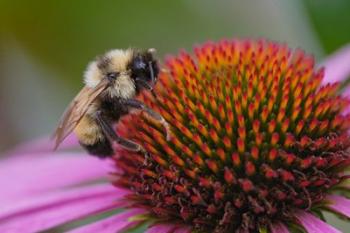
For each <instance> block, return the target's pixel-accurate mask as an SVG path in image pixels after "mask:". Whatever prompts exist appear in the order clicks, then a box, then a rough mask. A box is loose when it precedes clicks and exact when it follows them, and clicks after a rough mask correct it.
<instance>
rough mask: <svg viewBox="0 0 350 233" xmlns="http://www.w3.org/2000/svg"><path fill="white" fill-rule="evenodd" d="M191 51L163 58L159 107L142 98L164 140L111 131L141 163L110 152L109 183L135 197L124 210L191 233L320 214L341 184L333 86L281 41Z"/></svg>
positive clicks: (134, 121)
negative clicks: (138, 147)
mask: <svg viewBox="0 0 350 233" xmlns="http://www.w3.org/2000/svg"><path fill="white" fill-rule="evenodd" d="M194 53H195V56H191V55H189V54H188V53H186V52H181V53H180V55H179V56H177V57H174V58H170V59H169V60H168V61H167V68H168V69H169V73H163V74H162V75H161V77H160V80H159V81H160V83H161V84H160V85H158V86H157V93H158V98H157V99H153V98H152V97H151V95H146V94H145V95H143V96H142V97H143V98H142V100H143V101H144V102H145V103H146V104H147V105H149V106H151V107H152V108H153V109H154V110H155V111H158V112H160V113H161V114H162V115H163V116H164V117H165V119H166V120H167V121H168V122H169V123H170V125H171V130H172V133H173V135H172V138H171V141H167V140H166V139H165V135H164V133H163V132H162V127H161V126H160V125H158V124H157V123H156V122H153V121H151V120H149V119H147V118H143V120H142V121H141V120H140V117H138V116H136V115H135V116H134V117H131V118H130V119H129V120H127V119H126V120H125V121H124V124H122V125H120V128H121V129H122V128H124V129H127V130H125V132H123V135H124V136H125V137H126V138H132V139H133V140H135V141H137V142H138V143H140V144H143V145H144V147H145V148H146V150H147V151H148V152H149V157H144V156H143V155H138V154H133V153H130V152H127V151H122V152H120V153H119V155H120V156H116V158H115V160H116V166H117V167H118V168H120V170H121V172H120V173H117V174H116V179H117V180H116V181H115V184H116V185H117V186H123V187H126V188H128V189H131V190H132V191H133V194H132V195H130V196H128V199H129V200H130V201H131V203H133V206H137V207H140V208H145V209H147V210H148V211H149V212H150V214H151V215H153V216H154V217H155V218H157V219H159V220H160V221H162V220H163V221H174V222H179V223H183V224H188V225H190V226H192V227H193V229H194V230H197V231H199V232H235V231H237V232H263V230H264V229H270V230H271V229H272V228H271V226H273V225H274V224H276V223H283V224H284V225H285V226H290V227H292V226H293V224H294V225H296V224H297V225H300V223H302V222H303V221H306V219H307V218H311V216H312V215H310V214H311V213H314V214H320V211H321V210H322V208H327V204H329V202H328V201H327V198H328V197H329V195H330V194H331V193H333V192H335V190H336V189H337V188H339V186H340V185H341V184H343V182H344V181H345V180H346V179H347V178H348V176H347V175H346V174H344V169H346V168H347V167H348V165H349V162H350V154H349V152H348V148H349V145H350V138H349V136H348V130H349V126H350V125H349V123H350V118H349V115H348V114H345V113H344V110H345V109H346V108H347V107H348V104H349V100H348V99H346V98H345V97H343V96H341V95H340V94H339V87H340V85H339V84H338V83H333V84H324V85H322V79H323V76H324V69H323V68H321V69H315V68H314V59H313V57H312V56H309V55H306V54H305V53H304V52H303V51H302V50H295V51H292V50H291V49H289V48H288V46H287V45H283V44H277V43H273V42H268V41H264V40H258V41H250V40H234V41H222V42H220V43H206V44H204V45H202V46H200V47H197V48H195V50H194ZM120 131H121V132H122V130H120ZM301 212H303V214H302V215H303V217H298V216H299V215H298V213H301ZM301 218H302V219H301Z"/></svg>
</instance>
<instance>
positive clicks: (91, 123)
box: [74, 115, 114, 158]
mask: <svg viewBox="0 0 350 233" xmlns="http://www.w3.org/2000/svg"><path fill="white" fill-rule="evenodd" d="M74 132H75V134H76V135H77V137H78V139H79V143H80V144H81V145H82V146H83V147H84V148H85V149H86V150H87V151H88V153H89V154H92V155H96V156H98V157H101V158H103V157H108V156H111V155H113V154H114V150H113V147H112V144H111V142H110V141H109V140H108V138H107V137H106V136H105V135H104V133H103V132H102V129H101V127H99V125H98V124H97V123H96V120H95V119H94V118H93V117H92V116H90V115H85V116H84V117H83V118H82V119H81V120H80V122H79V124H78V125H77V127H76V128H75V129H74Z"/></svg>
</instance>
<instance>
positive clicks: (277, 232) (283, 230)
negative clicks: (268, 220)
mask: <svg viewBox="0 0 350 233" xmlns="http://www.w3.org/2000/svg"><path fill="white" fill-rule="evenodd" d="M271 233H289V230H288V228H287V227H286V226H285V225H284V224H283V223H275V224H273V225H272V227H271Z"/></svg>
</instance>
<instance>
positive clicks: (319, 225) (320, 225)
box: [295, 210, 341, 233]
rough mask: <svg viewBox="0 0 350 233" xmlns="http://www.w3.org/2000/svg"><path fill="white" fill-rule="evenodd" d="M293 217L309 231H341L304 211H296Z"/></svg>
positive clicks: (336, 232) (331, 232) (315, 232)
mask: <svg viewBox="0 0 350 233" xmlns="http://www.w3.org/2000/svg"><path fill="white" fill-rule="evenodd" d="M295 217H296V218H297V219H298V220H299V222H300V223H301V225H303V227H304V228H305V230H306V231H307V232H309V233H320V232H327V233H341V231H339V230H338V229H336V228H334V227H332V226H331V225H329V224H327V223H325V222H323V221H322V220H320V219H319V218H317V217H315V216H314V215H312V214H309V213H307V212H305V211H301V210H299V211H297V213H296V215H295Z"/></svg>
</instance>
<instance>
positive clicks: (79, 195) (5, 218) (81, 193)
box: [0, 185, 127, 232]
mask: <svg viewBox="0 0 350 233" xmlns="http://www.w3.org/2000/svg"><path fill="white" fill-rule="evenodd" d="M126 193H127V192H124V191H123V190H118V189H117V188H115V187H113V186H111V185H99V186H89V187H88V188H77V189H74V190H68V191H67V190H66V191H61V192H55V193H54V194H51V195H47V196H43V197H40V196H38V197H36V198H35V199H27V200H25V199H24V200H20V201H19V202H18V203H13V204H12V205H11V206H7V207H5V208H2V209H1V211H0V222H1V223H2V224H1V225H0V232H38V231H42V230H46V229H49V228H51V227H54V226H57V225H59V224H63V223H65V222H68V221H72V220H76V219H80V218H83V217H87V216H90V215H94V214H96V213H100V212H103V211H106V210H108V209H111V208H116V207H120V206H121V203H120V201H121V199H122V198H123V197H124V195H125V194H126ZM117 201H119V203H118V202H117Z"/></svg>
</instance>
